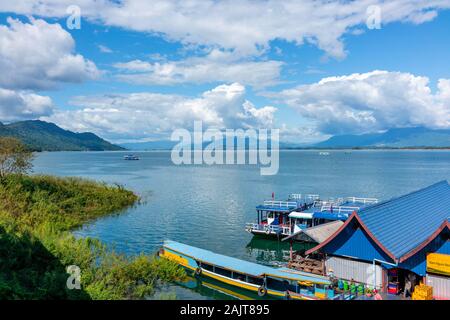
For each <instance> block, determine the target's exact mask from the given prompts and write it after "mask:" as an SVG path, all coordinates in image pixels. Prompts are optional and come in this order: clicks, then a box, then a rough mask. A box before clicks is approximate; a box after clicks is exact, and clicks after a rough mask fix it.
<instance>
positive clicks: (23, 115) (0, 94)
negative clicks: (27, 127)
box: [0, 88, 54, 122]
mask: <svg viewBox="0 0 450 320" xmlns="http://www.w3.org/2000/svg"><path fill="white" fill-rule="evenodd" d="M53 108H54V106H53V103H52V100H51V99H50V97H47V96H41V95H37V94H34V93H29V92H23V91H19V92H16V91H14V90H7V89H1V88H0V121H4V122H10V121H18V120H26V119H35V118H38V117H42V116H48V115H50V114H51V113H52V112H53Z"/></svg>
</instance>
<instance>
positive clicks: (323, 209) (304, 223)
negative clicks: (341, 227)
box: [246, 194, 378, 238]
mask: <svg viewBox="0 0 450 320" xmlns="http://www.w3.org/2000/svg"><path fill="white" fill-rule="evenodd" d="M377 202H378V199H375V198H358V197H348V198H337V199H335V198H330V199H328V200H321V199H320V198H319V196H318V195H312V194H308V195H305V196H303V197H302V195H300V194H292V195H290V196H289V199H288V200H287V201H273V200H272V201H264V203H263V204H262V205H258V206H257V207H256V212H257V220H256V221H255V222H251V223H247V225H246V230H247V231H248V232H250V233H252V234H254V235H265V236H269V237H277V238H284V237H288V236H291V235H292V234H295V233H298V232H299V231H301V230H303V229H306V228H311V227H313V226H317V225H320V224H324V223H327V222H331V221H336V220H340V221H345V220H347V218H348V217H349V216H350V215H351V214H352V213H353V212H355V211H359V210H360V209H361V208H364V207H367V206H369V205H371V204H375V203H377Z"/></svg>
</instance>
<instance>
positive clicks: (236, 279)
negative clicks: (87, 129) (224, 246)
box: [159, 240, 337, 300]
mask: <svg viewBox="0 0 450 320" xmlns="http://www.w3.org/2000/svg"><path fill="white" fill-rule="evenodd" d="M159 256H160V257H161V258H165V259H169V260H171V261H174V262H176V263H178V264H179V265H181V266H183V267H184V268H186V269H187V270H191V271H192V272H194V273H195V275H196V276H201V277H208V278H212V279H215V280H217V281H219V282H222V283H226V284H228V285H231V286H235V287H238V288H241V289H246V290H249V291H252V292H256V293H257V294H258V296H260V297H264V296H266V295H267V296H269V297H275V298H282V299H301V300H319V299H335V298H336V297H337V296H336V295H335V293H334V290H333V289H332V287H331V285H332V284H331V281H330V280H329V279H328V278H327V277H325V276H320V275H315V274H311V273H306V272H299V271H295V270H292V269H288V268H285V267H281V268H274V267H269V266H264V265H260V264H257V263H253V262H248V261H244V260H240V259H236V258H232V257H228V256H224V255H220V254H217V253H214V252H211V251H208V250H204V249H200V248H196V247H193V246H189V245H186V244H183V243H179V242H175V241H170V240H167V241H165V242H164V244H163V247H162V248H161V250H160V252H159Z"/></svg>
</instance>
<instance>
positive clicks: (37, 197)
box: [0, 175, 185, 299]
mask: <svg viewBox="0 0 450 320" xmlns="http://www.w3.org/2000/svg"><path fill="white" fill-rule="evenodd" d="M137 200H138V198H137V196H136V195H134V194H133V193H132V192H131V191H128V190H125V189H124V188H122V187H120V186H110V185H106V184H101V183H96V182H92V181H87V180H84V179H78V178H56V177H50V176H25V175H9V176H7V177H6V178H5V179H3V181H1V183H0V299H140V298H145V297H147V296H149V295H151V294H152V293H153V292H154V289H155V287H157V286H158V284H159V283H160V282H165V281H177V280H182V279H184V277H185V273H184V271H183V270H182V269H180V268H179V267H178V266H177V265H175V264H173V263H171V262H169V261H166V260H163V259H156V258H155V257H151V256H145V255H140V256H138V257H134V258H132V259H130V258H128V257H126V256H125V255H122V254H119V253H117V252H114V251H113V250H110V249H108V248H106V246H105V245H104V244H102V243H101V242H100V241H98V240H96V239H91V238H82V239H77V238H75V237H74V236H73V235H72V234H71V232H70V230H71V229H73V228H75V227H78V226H81V225H82V224H83V223H85V222H87V221H90V220H92V219H96V218H98V217H102V216H105V215H108V214H112V213H114V212H118V211H119V210H122V209H124V208H126V207H127V206H131V205H133V204H134V203H135V202H136V201H137ZM69 265H76V266H78V267H79V268H80V270H81V290H76V289H73V290H69V289H68V288H67V286H66V281H67V278H68V276H69V275H68V274H67V273H66V267H67V266H69Z"/></svg>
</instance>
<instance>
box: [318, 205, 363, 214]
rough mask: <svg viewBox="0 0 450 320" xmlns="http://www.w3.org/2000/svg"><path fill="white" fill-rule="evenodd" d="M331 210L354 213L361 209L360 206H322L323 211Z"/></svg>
mask: <svg viewBox="0 0 450 320" xmlns="http://www.w3.org/2000/svg"><path fill="white" fill-rule="evenodd" d="M331 210H333V213H352V212H353V211H357V210H359V207H350V206H333V205H324V206H322V208H320V211H321V212H324V211H330V212H331Z"/></svg>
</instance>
